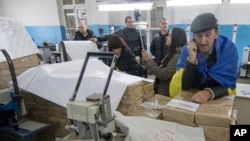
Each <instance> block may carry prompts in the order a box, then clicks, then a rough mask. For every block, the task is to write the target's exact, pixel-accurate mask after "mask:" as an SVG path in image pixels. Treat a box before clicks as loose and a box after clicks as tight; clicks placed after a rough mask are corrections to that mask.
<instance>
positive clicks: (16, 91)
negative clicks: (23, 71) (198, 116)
mask: <svg viewBox="0 0 250 141" xmlns="http://www.w3.org/2000/svg"><path fill="white" fill-rule="evenodd" d="M1 51H2V53H3V55H4V56H5V58H6V60H7V63H8V66H9V69H10V74H11V78H12V82H13V87H14V91H15V93H16V95H19V94H20V92H19V87H18V84H17V79H16V73H15V68H14V65H13V62H12V60H11V58H10V56H9V54H8V52H7V51H6V50H5V49H1Z"/></svg>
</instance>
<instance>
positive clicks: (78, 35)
mask: <svg viewBox="0 0 250 141" xmlns="http://www.w3.org/2000/svg"><path fill="white" fill-rule="evenodd" d="M87 32H88V35H87V36H86V37H84V36H83V35H82V33H81V32H80V31H76V33H75V37H74V40H89V39H91V38H95V35H94V32H93V31H92V30H90V29H87Z"/></svg>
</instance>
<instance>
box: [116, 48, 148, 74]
mask: <svg viewBox="0 0 250 141" xmlns="http://www.w3.org/2000/svg"><path fill="white" fill-rule="evenodd" d="M115 69H116V70H118V71H121V72H125V73H128V74H131V75H136V76H141V77H142V76H143V75H144V70H143V68H142V67H141V65H140V64H138V63H137V61H136V60H135V55H134V54H133V53H132V52H130V51H127V52H125V53H124V54H122V55H121V56H120V57H119V58H118V59H117V61H116V65H115Z"/></svg>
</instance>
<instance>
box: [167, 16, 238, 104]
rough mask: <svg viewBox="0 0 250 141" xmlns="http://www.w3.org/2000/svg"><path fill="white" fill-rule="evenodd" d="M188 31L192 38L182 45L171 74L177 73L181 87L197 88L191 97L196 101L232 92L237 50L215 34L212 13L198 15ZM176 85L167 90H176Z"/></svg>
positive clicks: (199, 101)
mask: <svg viewBox="0 0 250 141" xmlns="http://www.w3.org/2000/svg"><path fill="white" fill-rule="evenodd" d="M191 32H193V39H192V40H191V41H190V42H189V43H188V44H187V45H186V46H184V48H183V50H182V52H181V55H180V58H179V60H178V63H177V72H176V74H175V75H177V74H178V73H179V74H181V75H180V76H181V79H180V80H181V82H180V84H181V89H182V90H189V89H191V88H193V89H198V90H200V91H198V92H197V93H195V94H194V96H193V97H192V101H194V102H197V103H204V102H206V101H208V100H214V99H218V98H220V97H223V96H226V95H228V94H235V88H236V80H237V61H238V53H237V49H236V47H235V44H234V43H233V42H232V41H230V40H229V39H228V38H226V37H225V36H222V35H220V34H219V31H218V23H217V19H216V17H215V16H214V14H211V13H204V14H200V15H198V16H197V17H196V18H195V19H194V20H193V21H192V23H191ZM176 78H177V77H175V76H174V77H173V80H172V81H174V79H176ZM176 84H177V82H175V85H174V84H173V85H172V86H171V88H170V89H172V90H174V89H175V90H176V88H175V87H176V86H177V85H176ZM172 95H175V94H172Z"/></svg>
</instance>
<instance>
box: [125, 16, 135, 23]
mask: <svg viewBox="0 0 250 141" xmlns="http://www.w3.org/2000/svg"><path fill="white" fill-rule="evenodd" d="M128 19H133V18H132V17H131V16H126V17H125V23H126V22H127V21H128Z"/></svg>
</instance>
